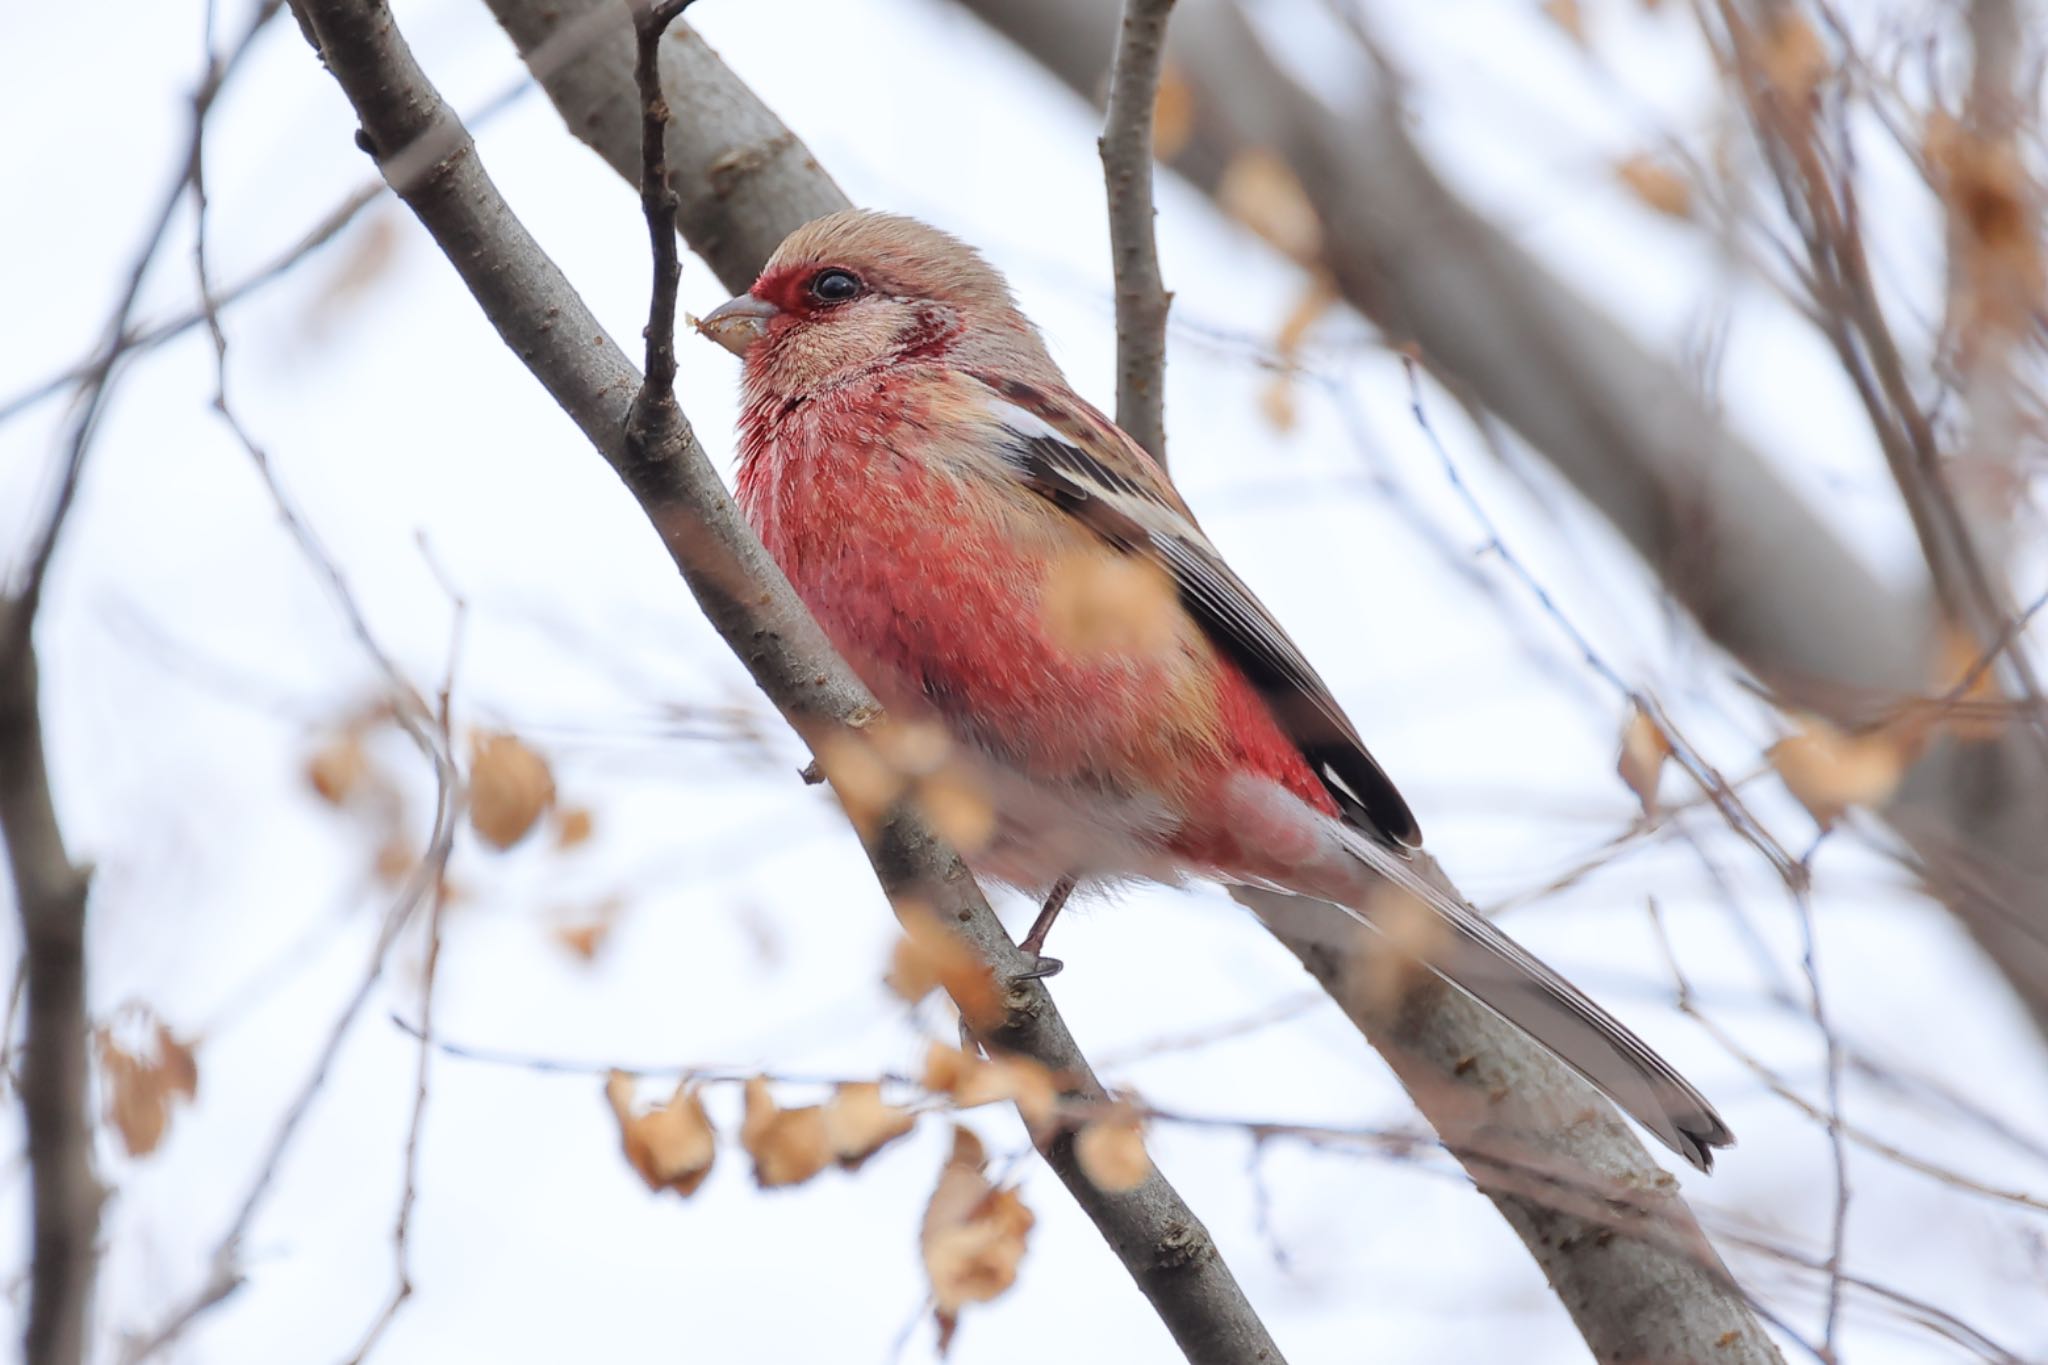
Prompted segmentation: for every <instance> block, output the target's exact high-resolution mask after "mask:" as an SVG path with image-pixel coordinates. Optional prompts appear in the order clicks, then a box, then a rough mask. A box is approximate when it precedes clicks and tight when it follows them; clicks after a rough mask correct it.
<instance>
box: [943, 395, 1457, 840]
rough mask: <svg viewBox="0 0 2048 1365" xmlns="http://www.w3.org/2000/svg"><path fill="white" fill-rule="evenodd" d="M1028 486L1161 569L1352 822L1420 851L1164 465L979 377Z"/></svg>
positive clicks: (1062, 402) (1069, 407)
mask: <svg viewBox="0 0 2048 1365" xmlns="http://www.w3.org/2000/svg"><path fill="white" fill-rule="evenodd" d="M973 378H974V380H975V381H976V382H978V383H979V384H981V385H982V386H983V387H985V388H986V389H987V390H988V394H987V403H988V406H989V408H990V411H991V412H992V413H993V414H994V416H995V418H996V420H997V422H998V423H1000V425H1001V426H1002V427H1003V429H1004V431H1005V437H1004V440H1003V442H1002V452H1001V453H1002V455H1003V458H1004V459H1005V460H1006V461H1007V462H1008V464H1009V466H1010V467H1011V468H1012V469H1013V470H1014V471H1015V472H1016V474H1017V476H1018V477H1019V478H1020V479H1021V480H1022V481H1023V482H1024V484H1025V485H1026V486H1028V487H1029V488H1031V489H1032V490H1033V491H1035V492H1036V493H1038V494H1039V495H1040V496H1042V497H1044V498H1045V499H1047V500H1048V501H1050V502H1051V503H1053V504H1054V505H1055V506H1057V507H1059V508H1060V509H1061V510H1063V511H1065V512H1067V513H1068V514H1069V515H1071V516H1073V517H1074V518H1075V520H1077V521H1079V522H1080V523H1082V524H1083V525H1085V526H1087V527H1089V528H1090V529H1091V530H1093V531H1094V532H1095V533H1096V534H1098V535H1100V536H1102V537H1103V538H1104V539H1105V540H1107V541H1109V542H1110V543H1112V544H1114V545H1116V546H1118V547H1119V548H1121V549H1124V550H1127V551H1129V552H1131V553H1133V554H1142V555H1146V556H1148V557H1150V558H1151V559H1153V560H1154V561H1156V562H1157V563H1158V564H1159V565H1160V566H1161V567H1162V568H1164V569H1165V570H1166V571H1167V573H1168V574H1170V575H1171V576H1172V579H1173V582H1174V585H1175V587H1176V589H1177V590H1178V591H1179V594H1180V599H1181V601H1182V603H1183V604H1184V605H1185V606H1186V607H1187V609H1188V611H1189V613H1190V614H1191V615H1192V616H1193V617H1194V618H1195V620H1196V621H1197V622H1199V623H1200V624H1201V627H1202V629H1203V631H1204V632H1205V633H1206V634H1207V635H1208V637H1209V639H1210V641H1211V642H1212V643H1213V644H1214V645H1215V646H1216V648H1217V649H1219V650H1221V651H1222V652H1223V654H1224V655H1225V657H1227V658H1229V659H1230V660H1231V661H1232V662H1233V663H1235V664H1236V665H1237V666H1238V668H1239V669H1240V670H1242V671H1243V673H1244V675H1245V677H1246V678H1247V679H1249V680H1250V682H1251V684H1252V686H1253V687H1254V688H1256V689H1257V690H1258V693H1259V695H1260V697H1261V698H1262V699H1263V700H1264V701H1265V703H1266V705H1267V706H1268V707H1269V708H1271V710H1272V712H1273V715H1274V718H1275V719H1277V720H1278V721H1279V722H1280V728H1281V729H1282V731H1284V732H1285V733H1286V735H1287V736H1288V738H1290V739H1292V740H1293V741H1294V743H1295V745H1296V746H1297V747H1298V748H1299V749H1300V750H1301V753H1302V756H1303V757H1304V758H1306V759H1307V760H1308V765H1309V770H1310V771H1311V772H1313V773H1314V774H1315V775H1316V778H1317V780H1319V781H1320V782H1321V783H1322V784H1323V786H1324V787H1325V788H1327V789H1328V791H1329V793H1330V796H1331V798H1332V799H1333V800H1334V801H1335V802H1336V803H1337V808H1338V810H1339V811H1341V812H1342V813H1343V815H1344V818H1345V819H1346V821H1348V822H1349V823H1351V824H1353V825H1355V826H1357V827H1358V828H1359V829H1361V830H1364V831H1366V832H1368V833H1370V834H1372V835H1374V836H1376V837H1378V838H1381V839H1384V840H1386V841H1388V842H1390V843H1393V844H1396V845H1399V846H1407V847H1414V846H1416V845H1418V844H1420V843H1421V841H1422V832H1421V830H1420V829H1419V828H1418V827H1417V825H1416V823H1415V816H1414V815H1413V813H1411V812H1410V811H1409V809H1408V803H1407V802H1406V801H1404V800H1402V799H1401V793H1400V792H1399V791H1398V790H1397V789H1396V788H1395V786H1394V783H1393V781H1392V779H1390V778H1389V777H1388V776H1387V774H1386V772H1385V771H1384V770H1383V769H1382V768H1381V767H1380V765H1379V763H1378V762H1377V761H1375V760H1374V758H1373V756H1372V755H1371V754H1370V753H1368V752H1367V751H1366V747H1365V743H1364V741H1363V740H1361V739H1360V738H1359V737H1358V731H1357V730H1356V729H1354V728H1353V727H1352V724H1351V721H1350V719H1349V718H1348V717H1346V716H1345V714H1344V711H1343V708H1341V707H1340V706H1338V705H1337V700H1336V698H1335V697H1333V696H1331V695H1330V689H1329V686H1328V685H1327V684H1325V683H1324V682H1323V680H1322V678H1321V677H1320V676H1318V675H1317V673H1316V671H1315V669H1314V668H1313V667H1312V666H1311V665H1310V664H1309V661H1308V660H1307V659H1306V658H1305V657H1303V655H1302V652H1301V649H1300V647H1299V646H1297V645H1296V644H1295V643H1294V641H1293V640H1291V639H1289V638H1288V636H1287V632H1286V631H1284V630H1282V629H1281V628H1280V623H1279V622H1277V621H1275V620H1274V619H1273V614H1272V613H1271V612H1270V611H1268V610H1266V607H1265V604H1264V603H1262V602H1260V601H1259V599H1258V598H1257V597H1255V596H1253V595H1252V590H1251V589H1250V588H1248V587H1246V586H1245V585H1244V580H1242V579H1240V578H1239V577H1238V576H1237V575H1236V574H1235V573H1233V572H1232V571H1231V569H1230V566H1229V565H1228V564H1225V563H1224V562H1223V557H1222V556H1221V555H1220V554H1218V553H1217V552H1216V547H1215V546H1214V545H1212V544H1210V543H1209V538H1208V537H1207V536H1205V535H1203V534H1202V530H1201V528H1200V527H1199V526H1197V525H1196V524H1195V519H1194V516H1193V514H1191V513H1190V512H1189V511H1188V509H1187V505H1186V504H1185V503H1183V502H1182V501H1181V500H1180V497H1179V495H1178V494H1176V493H1175V492H1174V491H1173V485H1172V484H1170V483H1168V482H1167V479H1166V476H1165V474H1163V473H1162V472H1161V471H1160V469H1159V466H1158V465H1157V464H1155V463H1154V462H1153V461H1152V458H1151V457H1150V456H1149V455H1147V454H1145V452H1144V451H1143V450H1142V449H1140V448H1139V447H1138V446H1137V444H1136V443H1135V442H1133V441H1132V440H1131V439H1130V437H1128V436H1126V435H1125V434H1124V433H1123V432H1122V431H1120V430H1119V429H1118V428H1117V427H1116V426H1114V425H1113V424H1111V422H1110V421H1109V419H1108V418H1106V417H1104V416H1102V414H1101V413H1099V412H1097V411H1095V409H1093V408H1091V407H1089V406H1088V405H1087V404H1086V403H1084V402H1082V401H1080V400H1079V399H1076V398H1073V397H1071V396H1068V395H1064V394H1058V393H1054V392H1052V391H1050V390H1047V389H1045V388H1042V387H1040V386H1038V385H1034V384H1029V383H1024V382H1020V381H1017V380H1012V379H1003V378H998V377H995V376H987V375H976V376H974V377H973Z"/></svg>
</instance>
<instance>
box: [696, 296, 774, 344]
mask: <svg viewBox="0 0 2048 1365" xmlns="http://www.w3.org/2000/svg"><path fill="white" fill-rule="evenodd" d="M781 315H782V310H781V309H780V308H777V307H776V306H775V305H774V304H772V303H769V302H768V301H767V300H766V299H757V298H755V297H754V296H753V295H752V294H742V295H740V296H739V297H738V298H736V299H729V300H727V301H726V302H724V303H721V304H719V305H718V307H716V308H714V309H712V310H711V313H710V316H708V317H705V318H703V319H701V320H700V321H699V322H698V323H697V330H698V331H700V332H702V333H703V334H704V335H705V336H708V337H710V338H711V339H712V340H713V341H715V342H717V343H718V344H719V345H721V346H723V347H725V349H726V350H728V351H731V352H732V353H733V354H734V355H738V356H743V355H745V354H746V353H747V348H748V347H749V346H752V345H753V344H754V343H755V342H757V341H759V340H760V339H761V338H762V337H764V336H766V335H767V334H768V324H769V323H771V322H773V321H774V320H775V319H776V318H778V317H780V316H781Z"/></svg>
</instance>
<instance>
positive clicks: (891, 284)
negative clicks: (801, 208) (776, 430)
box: [697, 209, 1057, 398]
mask: <svg viewBox="0 0 2048 1365" xmlns="http://www.w3.org/2000/svg"><path fill="white" fill-rule="evenodd" d="M697 326H698V330H699V331H701V332H703V333H704V334H705V335H706V336H708V337H710V338H711V339H712V340H714V341H716V342H717V343H718V344H719V345H721V346H723V347H725V348H726V349H727V350H729V351H731V352H732V353H733V354H735V355H738V356H742V357H744V358H745V360H746V364H747V382H748V384H749V386H750V387H753V388H756V389H758V390H761V391H765V392H769V393H773V394H776V395H778V396H780V397H784V398H803V397H808V396H810V395H811V394H813V393H815V392H816V391H817V390H819V389H821V388H825V387H828V386H830V385H833V384H836V383H841V382H844V381H846V380H848V379H853V378H857V377H859V376H861V375H863V374H868V373H872V372H874V371H877V370H881V369H884V368H887V367H889V366H892V365H897V364H906V363H910V364H915V363H934V364H949V365H961V366H976V365H988V366H993V367H999V368H1005V369H1009V370H1011V371H1016V370H1019V369H1022V370H1025V371H1035V372H1038V373H1040V374H1043V373H1045V372H1051V373H1053V374H1056V373H1057V371H1054V370H1053V367H1052V361H1051V359H1050V358H1049V357H1047V355H1046V353H1045V346H1044V343H1043V342H1042V341H1040V340H1039V336H1038V332H1037V329H1036V328H1034V327H1033V326H1032V325H1031V323H1030V322H1029V321H1027V320H1026V319H1025V317H1024V315H1023V314H1022V313H1020V312H1018V311H1017V304H1016V300H1015V299H1014V298H1012V297H1011V294H1010V286H1009V285H1008V284H1007V283H1006V282H1005V281H1004V279H1003V277H1002V275H1001V274H1000V273H998V272H997V271H996V269H995V268H994V267H993V266H991V265H990V264H989V263H988V262H987V261H985V260H983V259H982V258H981V256H980V255H979V254H978V253H977V252H976V251H975V250H974V249H973V248H972V247H969V246H968V245H967V244H966V243H964V242H962V241H960V240H959V239H957V238H955V237H952V236H949V235H948V234H946V233H943V232H941V231H939V230H938V229H937V228H934V227H928V226H926V225H925V224H923V223H920V222H918V221H916V220H915V219H912V218H901V217H896V216H894V215H891V214H884V213H871V212H868V211H866V210H861V209H851V210H848V211H846V212H844V213H835V214H832V215H830V216H829V217H825V218H820V219H817V220H816V221H815V222H811V223H806V224H805V225H804V226H802V227H800V228H798V229H797V230H796V231H795V232H792V233H791V234H790V235H789V236H788V237H787V238H786V239H785V240H784V241H783V243H782V245H781V246H780V247H778V248H776V251H775V255H774V256H773V257H772V258H770V260H769V262H768V264H767V266H766V267H764V268H763V269H762V271H761V276H760V278H759V279H757V280H755V281H754V287H753V288H752V289H749V290H748V291H747V292H746V293H744V294H742V295H740V296H739V297H738V298H736V299H733V300H732V301H731V302H729V303H726V304H724V305H722V306H721V307H719V308H718V309H717V310H716V311H714V312H712V313H711V314H710V316H708V317H706V318H704V319H703V321H701V322H700V323H698V325H697Z"/></svg>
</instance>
